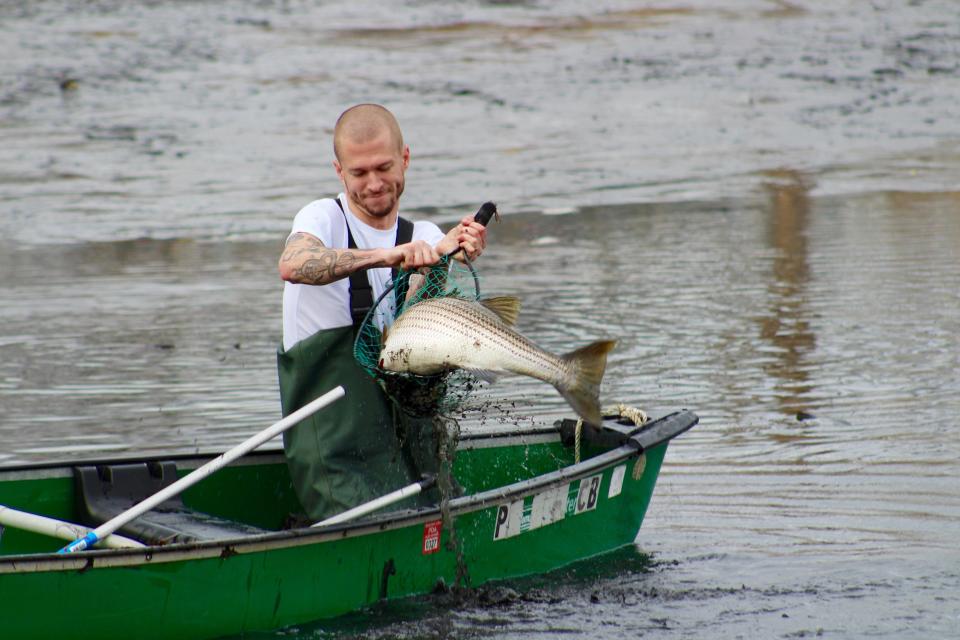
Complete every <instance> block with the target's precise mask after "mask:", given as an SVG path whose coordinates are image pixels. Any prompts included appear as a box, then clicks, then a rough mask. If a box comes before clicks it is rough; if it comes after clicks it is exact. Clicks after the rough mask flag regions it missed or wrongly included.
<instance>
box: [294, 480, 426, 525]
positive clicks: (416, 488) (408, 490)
mask: <svg viewBox="0 0 960 640" xmlns="http://www.w3.org/2000/svg"><path fill="white" fill-rule="evenodd" d="M435 482H436V478H434V477H433V476H427V477H425V478H424V479H423V480H420V481H419V482H414V483H413V484H408V485H407V486H405V487H403V488H401V489H397V490H396V491H391V492H390V493H388V494H387V495H385V496H380V497H379V498H374V499H373V500H371V501H370V502H364V503H363V504H361V505H358V506H356V507H354V508H353V509H348V510H346V511H344V512H343V513H339V514H337V515H335V516H331V517H329V518H327V519H326V520H321V521H320V522H316V523H314V524H312V525H310V526H311V527H326V526H327V525H331V524H340V523H341V522H346V521H347V520H353V519H354V518H359V517H360V516H365V515H367V514H368V513H370V512H371V511H376V510H377V509H382V508H383V507H386V506H387V505H390V504H393V503H394V502H399V501H400V500H403V499H404V498H409V497H410V496H415V495H417V494H418V493H420V492H421V491H423V490H424V489H429V488H430V487H432V486H433V485H434V483H435Z"/></svg>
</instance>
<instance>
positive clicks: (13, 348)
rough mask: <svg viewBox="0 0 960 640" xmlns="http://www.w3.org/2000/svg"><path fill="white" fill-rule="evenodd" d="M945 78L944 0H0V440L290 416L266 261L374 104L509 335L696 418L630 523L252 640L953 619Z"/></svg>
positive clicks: (97, 436) (625, 391)
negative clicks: (359, 105) (467, 227)
mask: <svg viewBox="0 0 960 640" xmlns="http://www.w3.org/2000/svg"><path fill="white" fill-rule="evenodd" d="M958 94H960V9H958V8H957V6H956V5H955V4H954V3H951V2H935V1H931V2H916V3H894V2H874V3H870V4H867V3H860V2H852V1H851V2H837V3H829V4H827V3H812V2H810V3H802V2H796V3H786V2H759V1H752V0H742V1H737V0H721V1H720V2H688V3H684V4H682V5H681V4H660V5H651V4H646V3H638V2H625V1H624V2H613V1H601V2H596V3H591V5H590V8H586V7H585V5H582V4H581V3H575V2H565V1H563V0H561V1H560V2H550V3H546V2H544V3H539V2H482V1H479V0H478V1H474V2H453V3H440V2H421V1H416V2H415V1H410V2H404V3H397V4H396V6H395V7H393V8H392V9H391V10H390V11H389V12H386V11H385V10H384V9H383V8H382V7H381V6H380V3H374V2H349V3H348V2H327V3H313V2H253V1H250V0H235V1H221V2H162V1H161V2H153V3H127V2H119V1H107V0H102V1H98V2H84V3H71V2H64V1H58V0H53V1H44V2H32V3H20V2H0V438H2V442H3V446H2V447H0V464H13V463H22V462H31V461H47V460H58V459H66V458H73V457H76V456H80V455H83V456H90V455H99V454H111V453H122V454H129V453H135V452H141V451H143V452H159V451H168V450H176V451H195V450H204V451H207V450H217V449H224V448H226V447H229V446H231V445H233V444H236V443H237V442H239V441H241V440H243V439H245V438H246V437H247V436H248V435H250V433H252V432H254V431H256V430H258V429H260V428H263V427H265V426H267V425H269V424H270V423H272V422H273V421H274V420H276V419H277V417H278V413H279V401H278V397H277V385H276V372H275V368H274V367H275V360H274V351H275V349H276V345H277V343H278V341H279V337H280V283H279V281H278V279H277V276H276V271H275V264H276V259H277V256H278V252H279V249H280V246H281V244H282V240H283V237H284V236H285V234H286V231H287V229H288V228H289V224H290V221H291V220H292V217H293V215H294V213H295V212H296V210H297V209H298V208H299V207H300V206H302V205H303V204H305V203H306V202H307V201H309V200H310V199H312V198H314V197H317V196H320V195H324V194H327V193H330V192H332V191H334V190H336V189H337V184H336V183H335V181H334V179H333V175H332V171H331V170H330V168H329V162H330V155H331V154H330V149H329V146H330V145H329V132H330V126H331V124H332V122H333V120H334V119H335V117H336V115H337V114H338V113H339V111H340V110H341V109H342V108H343V107H344V106H345V105H347V104H350V103H353V102H357V101H364V100H376V101H382V102H384V103H386V104H388V105H389V106H391V107H392V108H393V109H394V110H395V112H396V113H397V114H398V116H399V117H400V119H401V123H402V124H403V126H404V130H405V134H406V136H407V141H408V142H409V143H410V145H411V148H412V152H413V164H412V166H411V170H410V172H409V174H408V191H407V194H406V195H405V196H404V206H405V210H406V211H407V212H408V213H410V214H411V215H412V216H420V217H426V218H430V219H433V220H436V221H437V222H438V223H441V224H446V223H448V222H450V221H451V220H453V219H455V218H457V217H459V216H460V215H463V214H465V213H468V212H472V211H473V210H475V209H476V207H477V206H478V205H479V204H480V203H481V202H483V201H484V200H487V199H494V200H496V201H497V202H498V203H499V205H500V208H501V210H502V211H503V212H504V213H506V214H507V216H506V218H505V219H504V220H503V221H502V222H501V223H499V224H498V225H496V226H494V227H492V228H491V231H490V247H489V250H488V252H487V253H486V255H485V256H484V257H483V259H482V260H481V262H480V263H479V264H478V267H479V268H480V270H481V275H482V287H483V289H484V291H485V292H488V293H491V294H493V293H500V294H515V295H519V296H520V297H521V298H522V299H523V304H524V306H523V311H522V313H521V316H520V329H521V330H522V331H523V332H524V333H526V334H527V335H529V336H531V337H532V338H534V339H535V340H536V341H537V342H539V343H540V344H541V345H543V346H545V347H547V348H550V349H552V350H556V351H562V350H566V349H569V348H572V347H574V346H576V345H578V344H580V343H583V342H586V341H589V340H592V339H595V338H598V337H613V338H617V339H618V340H619V345H618V348H617V350H616V351H615V352H614V353H613V354H612V356H611V359H610V364H609V367H608V374H607V376H606V379H605V381H604V388H603V399H604V401H606V402H614V401H624V402H627V403H630V404H635V405H639V406H642V407H644V408H646V409H648V410H650V411H652V412H659V411H666V410H669V409H673V408H679V407H686V408H690V409H693V410H695V411H696V412H697V413H698V414H699V415H700V416H701V424H700V425H699V426H698V427H696V428H695V429H694V430H693V431H691V432H689V433H687V434H685V435H684V436H682V437H681V438H680V439H678V440H677V441H676V442H675V443H674V444H673V445H672V446H671V448H670V450H669V452H668V454H667V458H666V461H665V464H664V467H663V471H662V474H661V478H660V482H659V484H658V487H657V490H656V493H655V496H654V500H653V502H652V505H651V508H650V511H649V512H648V515H647V520H646V522H645V523H644V525H643V528H642V530H641V532H640V535H639V537H638V539H637V545H636V548H633V549H629V550H626V551H624V552H621V553H618V554H615V555H614V556H612V557H608V558H603V559H599V560H594V561H590V562H586V563H582V564H580V565H577V566H576V567H573V568H571V569H569V570H567V571H563V572H559V573H557V574H553V575H550V576H547V577H538V578H532V579H529V580H524V581H517V582H514V583H510V584H509V585H506V586H504V587H503V588H501V589H496V590H494V589H491V590H486V591H484V592H482V593H479V594H474V595H472V596H471V597H468V598H463V599H459V600H458V599H454V598H452V597H434V598H425V599H415V600H412V601H407V602H403V603H396V604H391V605H388V606H384V607H375V608H373V609H371V610H369V611H365V612H362V613H360V614H357V615H354V616H349V617H347V618H345V619H344V620H340V621H337V622H335V623H323V624H316V625H304V626H302V627H298V628H297V629H293V630H286V631H283V632H278V633H275V634H264V636H263V637H298V638H333V637H353V636H359V637H369V638H387V637H410V638H415V637H416V638H419V637H424V638H440V637H480V638H488V637H489V638H512V637H524V638H541V637H542V638H550V637H556V636H574V637H584V638H587V637H590V638H594V637H600V638H622V637H641V636H642V637H655V638H674V637H683V638H721V637H722V638H735V637H744V638H799V637H834V638H861V637H862V638H953V637H958V636H960V595H958V594H960V543H958V542H957V540H960V461H958V460H960V436H958V434H957V427H958V416H960V348H958V347H960V340H958V335H960V192H958V191H957V189H956V176H957V175H958V170H960V153H958V149H960V145H958V142H960V125H958V124H957V123H958V122H960V112H958V106H957V104H958V103H957V101H956V96H957V95H958ZM477 402H478V404H482V403H485V402H489V403H493V404H494V405H495V406H497V407H506V408H508V409H509V411H506V412H505V411H502V410H488V411H487V412H477V414H476V415H474V416H472V417H470V418H468V419H467V420H466V421H465V427H472V428H490V427H496V426H498V425H500V424H503V423H505V422H520V423H532V422H537V421H549V420H553V419H555V418H556V417H558V416H561V415H565V413H566V409H565V407H564V405H563V401H562V400H561V399H560V397H559V396H558V395H557V394H555V393H554V392H553V391H552V390H551V389H549V388H547V387H544V386H543V385H542V384H541V383H538V382H536V381H532V380H526V379H511V380H510V383H509V384H501V385H496V386H493V387H490V388H489V389H486V390H485V391H483V392H482V393H481V394H479V396H478V398H477ZM258 637H259V636H258Z"/></svg>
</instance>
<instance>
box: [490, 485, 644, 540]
mask: <svg viewBox="0 0 960 640" xmlns="http://www.w3.org/2000/svg"><path fill="white" fill-rule="evenodd" d="M620 472H621V473H620V476H621V477H620V483H621V485H622V484H623V474H624V473H625V468H621V469H620ZM602 479H603V475H602V474H600V475H595V476H591V477H589V478H584V479H582V480H580V482H579V483H574V482H571V483H569V484H566V485H563V486H560V487H555V488H553V489H547V490H546V491H542V492H540V493H537V494H534V495H532V496H528V497H526V498H522V499H520V500H514V501H513V502H508V503H505V504H501V505H499V506H498V507H497V511H496V518H495V521H494V526H493V539H494V540H503V539H504V538H512V537H513V536H517V535H520V534H521V533H525V532H527V531H532V530H534V529H539V528H540V527H545V526H547V525H550V524H553V523H554V522H559V521H560V520H563V519H564V518H566V517H567V516H574V515H577V514H580V513H584V512H586V511H592V510H593V509H595V508H596V506H597V502H598V501H599V497H600V482H601V480H602ZM618 493H619V491H618Z"/></svg>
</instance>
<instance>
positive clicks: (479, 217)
mask: <svg viewBox="0 0 960 640" xmlns="http://www.w3.org/2000/svg"><path fill="white" fill-rule="evenodd" d="M494 217H496V219H497V220H499V219H500V213H499V212H498V211H497V205H496V204H494V203H493V202H490V201H487V202H484V203H483V204H482V205H480V208H479V209H478V210H477V212H476V213H475V214H474V216H473V221H474V222H479V223H480V224H482V225H483V226H487V224H489V223H490V219H491V218H494ZM461 251H463V247H457V248H456V249H454V250H453V251H451V252H450V253H448V254H447V255H445V256H443V257H444V258H447V259H450V258H452V257H454V256H455V255H457V254H458V253H460V252H461ZM463 262H464V264H466V265H467V267H468V268H469V269H470V275H472V276H473V287H474V289H475V291H476V297H477V298H479V297H480V278H479V277H478V276H477V270H476V269H474V268H473V265H472V264H471V263H470V260H469V259H468V258H467V256H466V255H464V256H463ZM414 271H416V269H411V270H409V271H407V273H413V272H414ZM398 279H399V276H397V278H394V279H393V281H392V282H390V284H388V285H387V288H386V289H384V290H383V293H381V294H380V296H379V297H378V298H377V299H376V301H374V303H373V305H372V306H371V307H370V309H369V310H368V311H367V315H365V316H364V317H363V322H361V323H360V326H361V327H362V326H365V325H366V324H367V323H368V322H370V321H371V320H372V319H373V312H374V311H376V310H377V309H378V308H379V307H380V303H381V302H382V301H383V299H384V298H386V297H387V294H389V293H390V292H391V291H393V288H394V287H395V286H396V284H397V280H398ZM397 308H398V309H399V308H400V305H399V304H398V305H397ZM360 336H361V332H360V331H357V337H356V339H354V341H353V348H354V351H356V349H357V343H358V342H359V341H360Z"/></svg>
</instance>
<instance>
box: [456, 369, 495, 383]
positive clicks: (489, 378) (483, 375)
mask: <svg viewBox="0 0 960 640" xmlns="http://www.w3.org/2000/svg"><path fill="white" fill-rule="evenodd" d="M464 371H466V372H467V373H469V374H470V375H472V376H475V377H477V378H479V379H481V380H483V381H484V382H489V383H490V384H493V383H494V382H496V381H497V380H499V379H500V375H501V374H500V372H498V371H490V370H489V369H464Z"/></svg>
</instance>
